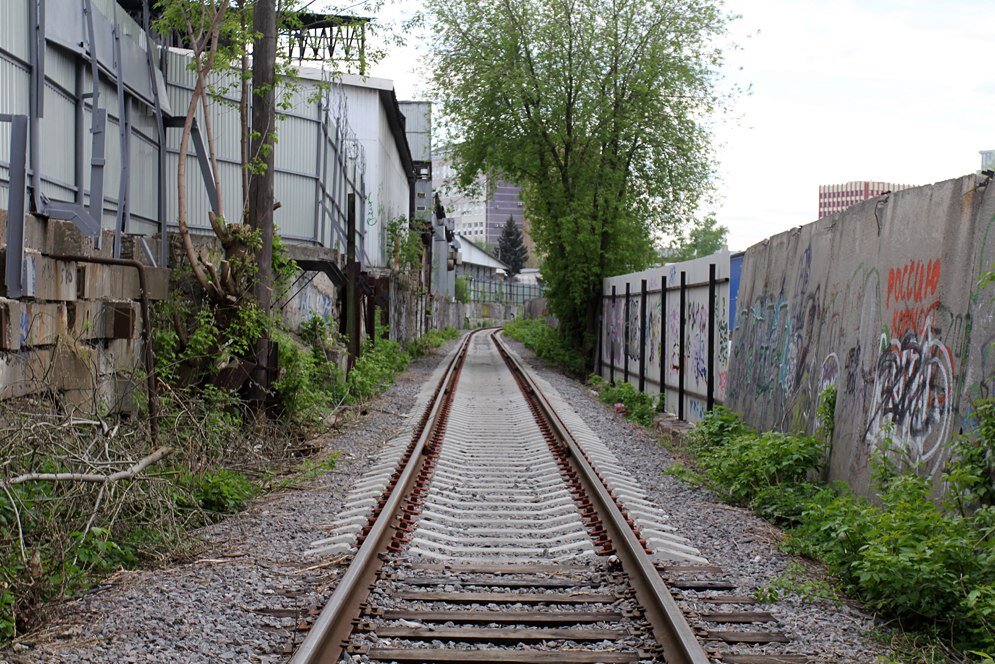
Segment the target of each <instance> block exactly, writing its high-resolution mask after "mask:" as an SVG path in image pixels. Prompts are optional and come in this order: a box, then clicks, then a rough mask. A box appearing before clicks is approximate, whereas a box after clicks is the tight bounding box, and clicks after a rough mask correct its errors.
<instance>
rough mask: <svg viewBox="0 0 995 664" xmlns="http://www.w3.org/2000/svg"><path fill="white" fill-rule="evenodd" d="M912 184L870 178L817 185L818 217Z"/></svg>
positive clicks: (906, 187)
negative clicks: (871, 179)
mask: <svg viewBox="0 0 995 664" xmlns="http://www.w3.org/2000/svg"><path fill="white" fill-rule="evenodd" d="M913 186H915V185H911V184H894V183H892V182H871V181H870V180H859V181H856V182H847V183H845V184H822V185H819V218H820V219H821V218H822V217H825V216H826V215H829V214H835V213H837V212H842V211H843V210H845V209H847V208H848V207H850V206H851V205H856V204H857V203H860V202H861V201H866V200H867V199H868V198H874V197H875V196H880V195H881V194H883V193H885V192H886V191H900V190H902V189H908V188H909V187H913Z"/></svg>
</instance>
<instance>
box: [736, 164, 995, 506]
mask: <svg viewBox="0 0 995 664" xmlns="http://www.w3.org/2000/svg"><path fill="white" fill-rule="evenodd" d="M979 192H980V193H979ZM896 198H897V199H900V200H902V204H901V205H898V204H896V207H895V208H894V210H891V209H890V208H887V209H885V210H884V211H880V210H879V211H878V216H877V217H876V216H875V210H874V208H873V207H872V206H869V205H868V206H863V207H857V208H852V209H851V210H849V211H847V212H845V213H844V214H843V215H841V216H840V217H837V218H834V219H831V220H830V219H824V220H820V221H819V222H815V223H813V224H809V225H807V226H802V227H800V228H799V229H796V230H794V231H789V232H787V233H783V234H781V235H777V236H774V237H772V238H769V239H768V240H766V241H765V242H763V243H761V244H759V245H756V246H754V247H751V248H750V249H749V250H748V251H747V252H746V255H745V257H744V265H743V270H742V274H741V288H740V290H739V293H738V303H737V304H738V307H737V309H738V310H737V311H736V312H735V330H734V332H733V343H732V347H731V350H730V358H729V379H728V386H727V390H726V393H727V395H728V400H729V402H730V405H731V406H732V407H733V408H735V409H736V410H739V411H741V412H742V413H743V414H744V415H745V416H746V418H747V420H748V421H749V422H750V423H751V424H753V425H754V426H757V427H760V428H779V429H782V430H794V431H805V432H809V433H810V432H813V431H814V430H815V427H816V422H815V420H816V417H815V415H816V411H817V409H818V403H819V398H820V395H821V394H822V393H823V392H824V391H825V390H826V388H827V387H830V386H835V387H836V388H837V390H838V392H837V402H836V423H837V430H836V435H835V437H834V441H833V451H832V456H831V463H830V466H831V467H830V476H831V477H832V478H833V479H842V480H846V481H848V482H850V483H851V484H852V485H854V486H855V487H856V488H858V490H869V489H868V487H869V486H870V479H869V476H870V472H869V468H870V459H871V457H872V456H873V454H874V453H875V450H878V449H881V445H882V443H883V441H884V439H885V438H889V439H890V440H891V441H892V449H897V450H901V452H902V453H903V456H904V457H905V458H907V459H909V460H911V461H912V462H914V463H916V464H918V465H919V467H920V468H922V469H923V471H924V472H928V473H934V474H935V473H937V472H938V471H939V470H940V469H941V468H942V466H943V463H944V462H945V455H946V450H947V449H948V446H947V445H946V443H947V442H948V441H949V440H950V439H951V438H952V437H954V436H956V435H957V434H958V433H959V432H960V431H961V430H964V429H970V428H971V426H972V424H971V416H970V413H971V408H972V402H974V401H975V400H977V399H979V398H984V397H985V396H990V395H991V394H992V392H993V389H995V387H993V386H995V379H993V378H992V374H993V373H995V359H993V358H995V346H991V344H992V343H993V342H995V306H993V304H992V291H993V288H992V287H991V286H988V285H982V284H979V276H980V274H981V273H982V272H983V271H985V270H986V269H990V267H989V266H991V265H992V264H993V256H991V255H990V253H991V248H990V247H989V246H988V245H989V241H988V238H989V235H990V231H991V230H992V226H993V224H995V217H993V212H995V190H993V191H992V192H989V191H987V190H979V189H978V187H977V186H976V182H975V176H968V177H966V178H961V179H958V180H951V181H948V182H944V183H939V184H937V185H933V186H931V187H921V188H916V189H910V190H906V191H903V192H900V193H898V194H894V195H892V200H894V199H896ZM889 210H891V211H889ZM880 220H884V221H883V222H882V223H878V222H879V221H880ZM944 229H949V230H944ZM990 346H991V347H990Z"/></svg>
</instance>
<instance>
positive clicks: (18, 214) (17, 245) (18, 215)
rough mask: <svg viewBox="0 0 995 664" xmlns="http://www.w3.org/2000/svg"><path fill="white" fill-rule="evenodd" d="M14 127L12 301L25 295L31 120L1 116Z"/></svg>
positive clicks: (8, 277) (8, 265) (7, 268)
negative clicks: (29, 131) (25, 245)
mask: <svg viewBox="0 0 995 664" xmlns="http://www.w3.org/2000/svg"><path fill="white" fill-rule="evenodd" d="M0 122H4V123H9V124H10V168H9V173H10V176H9V177H10V193H9V194H8V199H7V253H6V256H5V260H4V283H5V284H6V288H7V293H6V296H7V297H9V298H19V297H21V296H22V295H23V294H24V215H25V213H26V212H27V209H26V203H27V201H26V198H27V184H28V177H27V175H28V116H26V115H5V114H0Z"/></svg>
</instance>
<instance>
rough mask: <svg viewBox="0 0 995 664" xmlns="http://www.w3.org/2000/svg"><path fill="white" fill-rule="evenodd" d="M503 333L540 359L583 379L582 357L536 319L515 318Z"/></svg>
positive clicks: (557, 333) (542, 322) (547, 326)
mask: <svg viewBox="0 0 995 664" xmlns="http://www.w3.org/2000/svg"><path fill="white" fill-rule="evenodd" d="M504 332H505V334H507V335H508V336H509V337H511V338H512V339H516V340H518V341H521V342H522V343H523V344H525V347H526V348H528V349H529V350H531V351H532V352H533V353H535V354H536V355H538V356H539V357H541V358H542V359H544V360H546V361H548V362H551V363H553V364H555V365H557V366H559V367H560V368H562V369H563V370H565V371H566V372H567V373H569V374H571V375H573V376H575V377H579V378H583V376H584V368H585V364H586V363H585V362H584V356H583V355H581V354H580V353H578V352H577V351H575V350H573V349H571V348H569V347H568V346H567V344H566V343H564V341H563V337H562V336H561V335H560V332H559V330H557V329H556V328H555V327H552V326H550V325H548V324H547V323H546V322H545V321H543V320H539V319H538V318H516V319H515V320H513V321H509V322H508V323H505V325H504Z"/></svg>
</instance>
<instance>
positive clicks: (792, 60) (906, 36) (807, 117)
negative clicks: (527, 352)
mask: <svg viewBox="0 0 995 664" xmlns="http://www.w3.org/2000/svg"><path fill="white" fill-rule="evenodd" d="M415 2H416V0H406V1H402V2H395V4H394V5H393V6H391V7H389V8H388V9H386V10H385V12H384V13H385V14H388V13H389V14H390V15H392V16H393V17H396V16H398V15H400V14H403V13H408V12H407V10H409V8H410V7H412V6H414V5H415ZM726 6H727V8H728V10H729V11H731V12H733V13H736V14H739V15H740V17H741V18H739V19H738V20H736V21H735V22H734V23H733V24H732V26H731V38H732V40H733V41H734V42H735V43H736V44H737V45H738V47H739V48H738V49H737V50H728V51H727V53H726V60H727V67H726V76H727V84H733V83H735V84H738V85H740V86H741V87H746V86H752V93H751V94H748V95H741V96H739V97H738V99H737V100H736V102H735V104H734V106H733V108H732V110H731V112H730V113H729V114H728V116H727V117H725V118H723V119H722V120H721V121H719V123H718V124H717V127H716V131H715V135H716V154H717V158H718V161H719V163H718V169H717V170H718V174H719V182H718V190H719V196H720V200H719V202H718V207H717V210H716V213H717V217H718V219H719V222H720V223H722V224H724V225H726V226H728V227H729V230H730V232H729V244H730V248H732V249H745V248H746V247H747V246H749V245H751V244H754V243H756V242H758V241H760V240H762V239H764V238H765V237H768V236H770V235H772V234H774V233H778V232H780V231H783V230H787V229H789V228H791V227H793V226H799V225H801V224H805V223H808V222H810V221H813V220H814V219H815V218H816V215H817V209H818V208H817V205H818V186H819V185H820V184H834V183H842V182H846V181H849V180H865V179H866V180H881V181H885V182H898V183H908V184H928V183H932V182H937V181H940V180H946V179H949V178H953V177H958V176H960V175H964V174H966V173H970V172H973V171H976V170H977V169H978V168H979V167H980V156H979V155H978V151H979V150H983V149H993V148H995V67H993V56H995V30H993V28H995V18H993V16H992V12H991V10H992V8H993V4H992V0H943V1H942V2H936V1H929V0H925V1H919V0H862V1H858V0H821V1H820V0H727V5H726ZM414 37H415V35H412V36H411V38H410V39H409V44H411V45H409V46H407V47H405V48H403V49H398V50H397V51H395V52H394V53H392V54H391V56H390V57H388V58H387V59H385V60H384V61H383V62H381V63H379V64H378V65H377V66H376V67H375V68H374V69H373V71H372V72H371V74H373V75H375V76H383V77H384V78H391V79H393V80H394V81H395V85H396V89H397V94H398V98H399V99H411V98H424V95H425V86H424V84H423V83H422V81H423V80H424V78H425V77H424V75H423V74H421V73H420V69H419V66H420V65H419V62H418V61H419V57H418V53H419V49H418V47H417V46H416V45H414V44H415V43H416V42H417V41H418V40H417V39H415V38H414ZM740 68H741V69H740Z"/></svg>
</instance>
